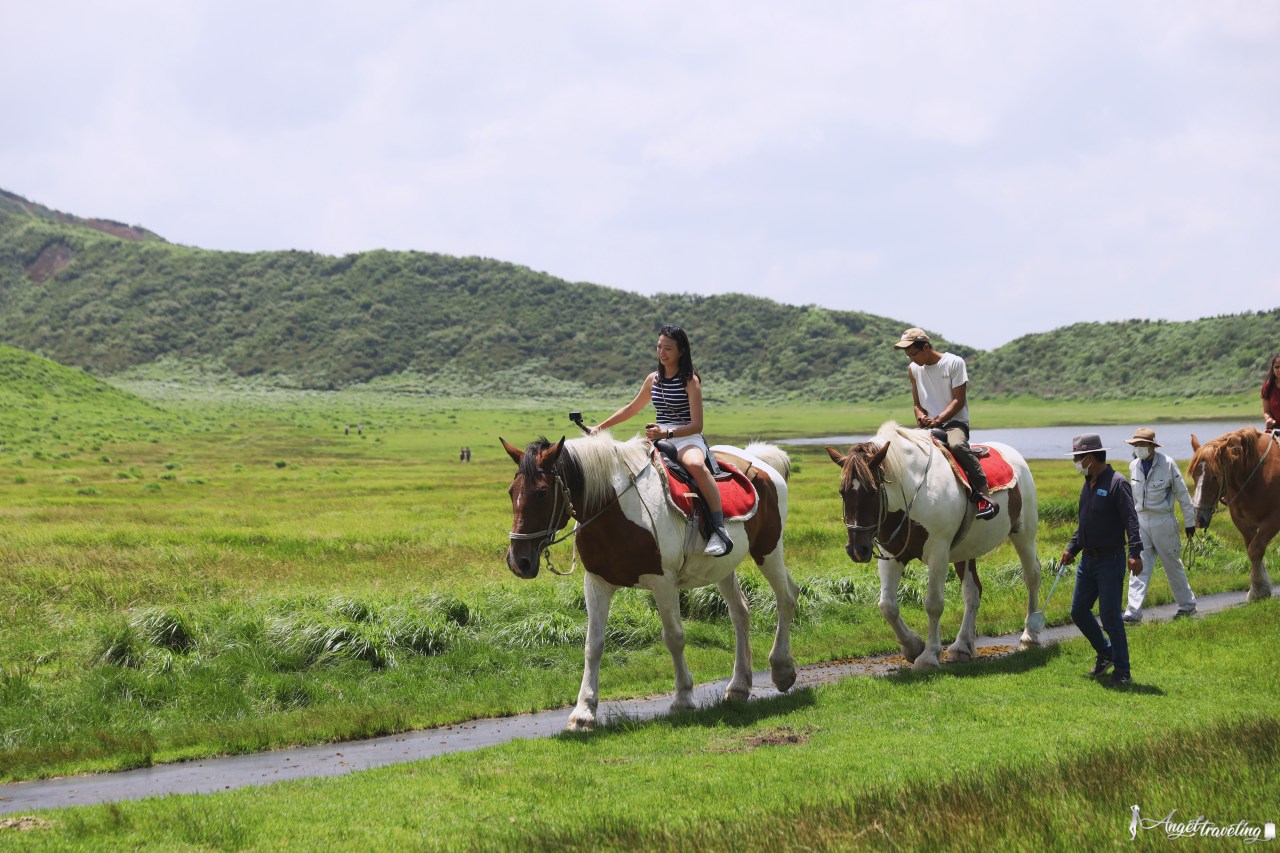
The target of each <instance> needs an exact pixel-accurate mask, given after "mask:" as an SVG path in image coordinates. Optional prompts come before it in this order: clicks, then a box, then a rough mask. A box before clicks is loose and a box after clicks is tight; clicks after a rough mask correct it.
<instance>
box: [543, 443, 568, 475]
mask: <svg viewBox="0 0 1280 853" xmlns="http://www.w3.org/2000/svg"><path fill="white" fill-rule="evenodd" d="M562 450H564V436H563V435H562V436H560V440H559V441H557V442H556V443H555V444H553V445H551V447H550V448H548V449H547V452H546V453H543V454H542V458H540V459H539V460H538V467H539V468H541V469H542V470H544V471H549V470H551V468H553V467H554V466H555V464H556V462H557V460H559V459H560V451H562Z"/></svg>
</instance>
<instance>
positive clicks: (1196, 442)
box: [1191, 432, 1200, 451]
mask: <svg viewBox="0 0 1280 853" xmlns="http://www.w3.org/2000/svg"><path fill="white" fill-rule="evenodd" d="M1191 449H1192V450H1195V451H1198V450H1199V449H1200V439H1198V438H1196V434H1195V433H1194V432H1193V433H1191Z"/></svg>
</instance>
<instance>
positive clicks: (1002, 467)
mask: <svg viewBox="0 0 1280 853" xmlns="http://www.w3.org/2000/svg"><path fill="white" fill-rule="evenodd" d="M940 432H942V431H941V430H938V429H934V430H931V433H932V435H933V443H934V444H936V445H938V448H939V449H940V450H941V451H942V454H943V455H944V456H945V457H947V462H948V463H950V465H951V471H952V473H953V474H955V475H956V480H957V481H958V482H959V483H960V486H961V487H962V488H963V489H964V490H965V491H972V487H970V485H969V475H968V474H966V473H965V472H964V469H963V468H961V467H960V464H959V463H958V462H956V458H955V457H954V456H952V455H951V448H950V447H947V441H946V434H945V433H943V434H942V437H941V438H939V433H940ZM969 449H970V450H972V451H973V455H974V456H976V457H977V459H978V464H979V465H981V466H982V473H983V474H986V475H987V491H989V492H991V493H992V494H995V493H996V492H1003V491H1005V490H1006V489H1012V488H1013V487H1014V486H1016V485H1018V475H1017V474H1015V473H1014V471H1013V466H1011V465H1010V464H1009V463H1008V461H1006V460H1005V458H1004V457H1003V456H1001V455H1000V452H999V451H998V450H996V449H995V448H994V447H988V446H987V445H985V444H973V443H970V444H969Z"/></svg>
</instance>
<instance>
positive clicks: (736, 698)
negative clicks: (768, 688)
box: [724, 687, 751, 702]
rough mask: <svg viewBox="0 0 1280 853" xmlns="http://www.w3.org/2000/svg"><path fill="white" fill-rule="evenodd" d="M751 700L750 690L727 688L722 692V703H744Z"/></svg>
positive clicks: (748, 688)
mask: <svg viewBox="0 0 1280 853" xmlns="http://www.w3.org/2000/svg"><path fill="white" fill-rule="evenodd" d="M750 698H751V688H750V687H747V688H742V687H729V688H728V689H726V690H725V691H724V701H726V702H745V701H747V700H748V699H750Z"/></svg>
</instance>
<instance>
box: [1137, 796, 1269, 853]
mask: <svg viewBox="0 0 1280 853" xmlns="http://www.w3.org/2000/svg"><path fill="white" fill-rule="evenodd" d="M1129 811H1130V816H1129V840H1130V841H1136V840H1137V839H1138V833H1139V832H1140V831H1146V830H1153V829H1162V830H1164V833H1165V836H1166V837H1168V838H1237V839H1239V840H1240V841H1242V842H1244V843H1245V844H1255V843H1257V842H1259V841H1275V840H1276V825H1275V823H1274V822H1271V821H1268V822H1266V823H1257V822H1255V821H1250V820H1239V821H1236V822H1235V823H1228V824H1218V823H1215V822H1214V821H1211V820H1206V819H1205V816H1204V815H1200V816H1199V817H1196V818H1192V819H1191V820H1187V821H1180V820H1178V817H1177V816H1178V810H1177V809H1174V810H1173V811H1171V812H1169V813H1168V814H1167V815H1165V816H1164V817H1162V818H1144V817H1143V816H1142V809H1141V808H1139V807H1138V806H1137V805H1133V806H1131V807H1130V809H1129Z"/></svg>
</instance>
